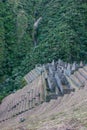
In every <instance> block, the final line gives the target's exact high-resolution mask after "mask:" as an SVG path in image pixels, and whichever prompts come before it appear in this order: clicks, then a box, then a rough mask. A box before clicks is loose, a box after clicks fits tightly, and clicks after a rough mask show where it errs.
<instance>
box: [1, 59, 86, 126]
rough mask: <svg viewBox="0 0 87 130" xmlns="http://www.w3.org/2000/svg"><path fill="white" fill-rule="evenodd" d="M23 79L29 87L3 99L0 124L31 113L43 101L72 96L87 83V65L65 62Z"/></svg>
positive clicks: (34, 70)
mask: <svg viewBox="0 0 87 130" xmlns="http://www.w3.org/2000/svg"><path fill="white" fill-rule="evenodd" d="M24 79H25V80H26V82H27V85H26V86H25V87H24V88H23V89H20V90H18V91H17V92H16V93H12V94H11V95H9V96H7V97H6V98H5V99H3V101H2V104H1V105H0V124H1V123H2V122H6V121H8V120H9V119H11V118H14V117H16V116H18V115H20V114H22V113H24V112H26V111H29V110H31V109H33V108H35V107H37V106H39V105H40V104H42V103H43V102H49V101H50V100H51V99H57V98H58V97H61V96H64V95H66V94H70V93H71V92H74V91H77V90H78V89H80V88H84V87H85V85H86V83H87V65H83V63H82V62H81V63H80V64H77V63H76V62H74V63H73V64H69V63H65V62H63V61H62V60H58V61H56V62H54V61H53V62H52V63H47V64H44V65H39V66H36V67H35V68H34V69H33V70H31V71H30V72H29V73H28V74H27V75H25V77H24Z"/></svg>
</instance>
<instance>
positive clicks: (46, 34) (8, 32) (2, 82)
mask: <svg viewBox="0 0 87 130" xmlns="http://www.w3.org/2000/svg"><path fill="white" fill-rule="evenodd" d="M40 17H42V20H41V22H40V24H39V26H38V33H37V46H34V42H33V33H34V29H33V25H34V22H35V20H37V19H38V18H40ZM58 58H60V59H63V60H64V61H67V62H73V61H77V62H79V61H84V62H87V1H86V0H1V1H0V99H2V98H3V97H5V96H6V95H8V94H10V93H12V92H14V90H17V89H19V88H22V87H23V86H24V84H25V82H24V81H23V76H24V75H25V74H26V73H27V72H29V71H30V70H31V69H33V68H34V67H35V65H36V64H43V63H47V62H51V61H52V60H53V59H54V60H58Z"/></svg>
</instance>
